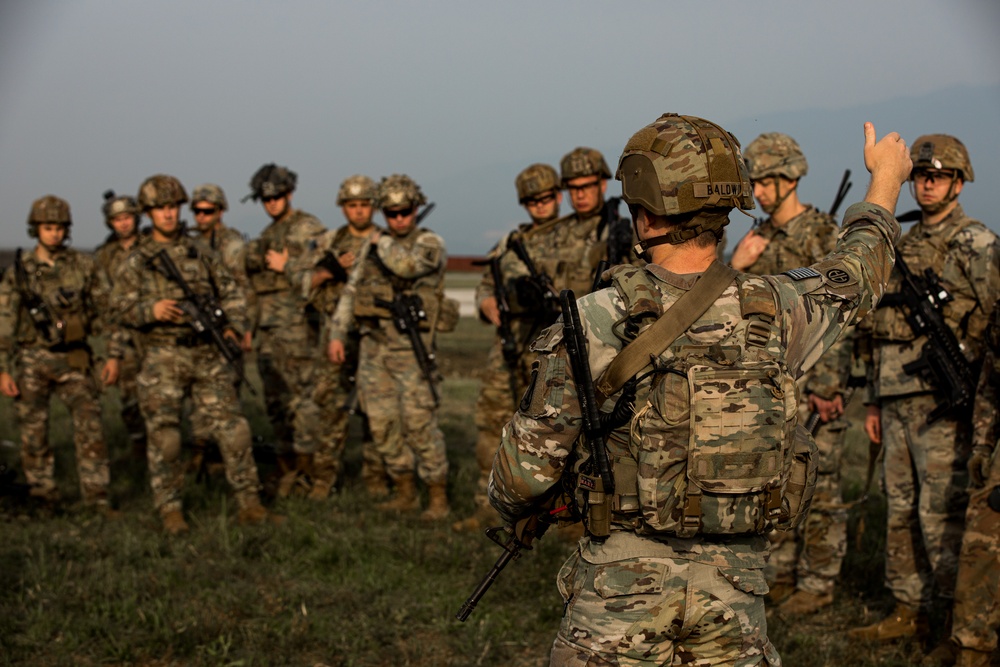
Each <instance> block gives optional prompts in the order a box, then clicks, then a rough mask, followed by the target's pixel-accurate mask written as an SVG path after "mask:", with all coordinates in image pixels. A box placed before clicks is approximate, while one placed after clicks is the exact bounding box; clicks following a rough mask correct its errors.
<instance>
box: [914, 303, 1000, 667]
mask: <svg viewBox="0 0 1000 667" xmlns="http://www.w3.org/2000/svg"><path fill="white" fill-rule="evenodd" d="M986 341H987V349H986V354H985V356H984V358H983V369H982V372H981V374H980V377H979V386H978V389H977V391H976V402H975V408H974V411H973V419H972V424H973V429H974V433H973V438H972V456H971V457H970V458H969V465H968V468H969V482H970V483H969V487H970V494H969V509H968V511H967V512H966V514H965V536H964V537H963V538H962V550H961V552H960V554H959V557H958V577H957V580H956V583H955V607H954V615H953V616H952V630H951V641H950V642H948V643H946V644H945V645H943V646H942V647H940V648H939V649H937V650H936V651H934V652H933V653H932V654H931V656H930V657H931V659H930V660H925V663H929V664H937V663H938V661H941V662H944V663H945V664H953V662H954V659H955V658H956V657H957V658H958V661H957V664H958V665H959V666H960V667H989V665H990V664H991V662H990V657H991V654H992V653H993V652H994V651H995V650H996V648H997V627H998V626H1000V561H998V560H997V539H998V538H997V536H998V535H1000V463H998V461H997V459H996V456H995V453H996V448H997V444H1000V415H998V412H997V406H998V405H1000V300H998V301H997V302H996V303H995V304H993V317H992V320H991V321H990V326H989V329H988V330H987V335H986Z"/></svg>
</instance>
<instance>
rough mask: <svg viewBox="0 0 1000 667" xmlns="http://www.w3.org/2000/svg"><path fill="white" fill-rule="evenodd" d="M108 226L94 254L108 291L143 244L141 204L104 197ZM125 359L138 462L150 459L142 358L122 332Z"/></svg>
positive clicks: (127, 411)
mask: <svg viewBox="0 0 1000 667" xmlns="http://www.w3.org/2000/svg"><path fill="white" fill-rule="evenodd" d="M101 210H102V212H103V213H104V224H105V225H107V226H108V229H110V230H111V234H110V235H108V238H107V239H106V240H105V241H104V243H103V244H101V245H100V246H99V247H98V248H97V250H95V251H94V259H95V260H96V262H97V267H98V268H99V269H100V270H101V271H103V272H104V275H105V280H106V281H107V283H108V287H109V289H110V286H111V285H113V284H114V276H115V272H116V271H118V267H119V266H121V265H122V264H123V263H124V262H125V258H126V257H128V255H129V253H130V252H132V248H134V247H135V244H136V242H137V241H138V240H139V216H140V214H141V213H142V212H141V211H140V210H139V204H138V203H136V201H135V199H134V198H132V197H129V196H128V195H121V196H117V197H116V196H115V192H114V190H108V191H107V192H105V193H104V206H103V207H102V209H101ZM121 335H122V340H123V341H124V345H123V346H122V358H121V361H120V363H119V368H118V381H117V383H116V384H117V386H118V395H119V397H120V400H121V415H122V421H124V422H125V429H126V430H127V431H128V435H129V439H130V440H131V441H132V452H133V454H134V456H135V458H137V459H141V460H143V461H145V459H146V424H145V422H144V421H143V419H142V413H141V412H140V411H139V393H138V390H137V388H136V384H135V376H136V374H137V373H138V372H139V357H138V355H137V354H136V350H135V345H134V344H133V343H132V339H131V336H129V335H128V334H127V333H126V332H124V331H122V332H121Z"/></svg>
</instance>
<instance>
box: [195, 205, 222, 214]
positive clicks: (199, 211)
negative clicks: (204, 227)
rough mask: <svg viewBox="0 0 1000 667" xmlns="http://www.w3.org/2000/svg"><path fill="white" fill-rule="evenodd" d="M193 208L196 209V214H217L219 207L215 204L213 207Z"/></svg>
mask: <svg viewBox="0 0 1000 667" xmlns="http://www.w3.org/2000/svg"><path fill="white" fill-rule="evenodd" d="M191 210H192V211H194V214H195V215H215V212H216V211H218V210H219V209H218V208H216V207H215V206H213V207H211V208H193V209H191Z"/></svg>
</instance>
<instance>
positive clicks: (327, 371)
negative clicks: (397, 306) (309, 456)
mask: <svg viewBox="0 0 1000 667" xmlns="http://www.w3.org/2000/svg"><path fill="white" fill-rule="evenodd" d="M345 348H346V351H347V362H345V363H343V364H333V363H330V362H329V361H325V362H323V361H321V362H319V364H318V365H317V368H316V389H315V391H314V392H313V402H314V403H315V404H316V406H317V408H318V409H319V433H320V434H321V435H320V437H319V440H318V442H317V444H316V452H315V455H314V458H313V476H314V477H315V478H316V479H321V480H325V481H327V482H330V484H331V486H335V485H336V483H337V480H338V479H339V478H340V473H341V469H342V467H343V455H344V448H345V446H346V445H347V431H348V426H349V421H350V416H351V411H352V410H357V411H359V412H360V410H359V407H360V396H359V393H360V392H355V391H354V388H355V386H356V382H357V358H358V341H357V340H356V339H355V338H353V337H352V338H350V339H348V342H347V343H346V344H345ZM352 394H353V396H352ZM352 404H353V405H352ZM362 417H363V419H364V420H365V436H364V442H363V443H362V444H361V479H362V480H364V482H365V483H366V484H368V483H369V482H371V483H384V481H385V475H386V472H385V463H384V462H383V461H382V457H381V456H380V455H379V453H378V452H377V451H376V450H375V443H374V442H373V440H372V437H371V429H370V427H369V426H368V415H366V414H363V413H362Z"/></svg>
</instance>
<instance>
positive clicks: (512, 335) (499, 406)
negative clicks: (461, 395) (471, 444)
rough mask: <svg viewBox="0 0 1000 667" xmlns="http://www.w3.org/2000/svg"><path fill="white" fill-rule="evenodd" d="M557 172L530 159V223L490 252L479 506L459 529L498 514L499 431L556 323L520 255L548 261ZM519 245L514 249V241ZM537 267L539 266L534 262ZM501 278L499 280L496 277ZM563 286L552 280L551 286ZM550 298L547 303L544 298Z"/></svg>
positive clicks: (484, 306) (526, 174)
mask: <svg viewBox="0 0 1000 667" xmlns="http://www.w3.org/2000/svg"><path fill="white" fill-rule="evenodd" d="M559 186H560V182H559V174H557V173H556V170H555V169H553V168H552V167H550V166H549V165H547V164H533V165H531V166H529V167H528V168H527V169H525V170H524V171H522V172H521V173H519V174H518V175H517V178H516V179H514V187H515V189H516V190H517V199H518V203H520V204H521V206H523V207H524V209H525V211H527V213H528V217H529V218H530V219H531V221H530V222H526V223H524V224H522V225H520V226H519V227H518V228H517V229H516V230H515V231H513V232H511V233H510V234H508V235H507V236H505V237H504V238H503V239H501V241H500V242H499V243H498V244H497V245H496V246H495V247H494V248H493V249H492V250H491V251H490V253H489V255H487V261H488V262H489V266H488V267H487V268H486V270H485V271H484V272H483V279H482V280H481V281H480V283H479V285H478V286H477V287H476V304H477V306H478V307H479V316H480V319H482V320H484V321H486V322H489V323H490V324H492V325H493V326H495V327H497V337H496V340H494V342H493V346H492V347H491V348H490V352H489V357H488V358H487V362H486V369H485V372H484V373H483V376H482V377H483V383H482V388H481V389H480V391H479V399H478V400H477V401H476V431H477V433H478V438H477V439H476V462H477V463H478V464H479V484H478V487H477V488H476V495H475V498H474V500H475V503H476V512H475V514H473V515H472V516H470V517H467V518H465V519H463V520H462V521H458V522H456V523H455V524H454V525H453V526H452V528H454V529H455V530H456V531H473V532H475V531H479V530H480V529H482V528H485V527H486V526H487V525H490V524H493V525H495V524H496V522H497V515H496V512H494V511H493V509H492V508H491V507H490V504H489V499H488V498H487V496H486V488H487V482H488V481H489V477H490V470H491V469H492V468H493V455H494V454H495V453H496V450H497V441H498V440H499V439H500V430H501V429H502V428H503V425H504V424H505V423H507V420H508V419H509V418H510V414H511V411H512V410H515V409H517V403H518V401H520V400H521V396H522V395H524V390H525V389H527V387H528V381H529V378H530V376H531V361H532V359H533V358H534V355H533V354H531V353H530V352H529V350H528V345H529V344H530V343H531V341H532V340H534V338H535V336H537V335H538V334H539V333H540V332H541V330H542V329H543V328H545V327H547V326H549V325H550V324H552V321H553V315H554V313H553V310H552V307H553V305H554V303H553V302H552V299H551V296H555V295H556V294H557V293H554V294H552V295H550V298H549V299H546V295H545V291H544V290H545V285H544V284H536V283H538V277H533V276H532V275H531V273H530V271H529V270H528V268H527V266H526V265H525V263H524V261H523V260H522V259H521V258H520V257H519V253H525V254H526V255H527V257H528V258H529V260H530V261H531V262H532V263H534V261H535V260H534V258H537V260H538V262H539V264H538V266H541V267H543V269H544V268H545V267H546V264H547V262H546V260H547V258H549V257H551V256H552V254H554V253H553V250H554V246H553V245H552V244H553V242H554V238H555V232H556V229H557V225H558V224H559V223H556V222H555V220H556V219H557V218H558V217H559V204H560V203H561V202H562V193H561V192H560V191H559ZM518 244H519V245H520V247H517V249H516V250H515V246H517V245H518ZM536 270H537V267H536ZM498 277H499V279H500V280H499V283H498V281H497V278H498ZM556 289H558V287H556V286H553V287H552V290H553V292H554V291H555V290H556ZM546 301H548V303H546Z"/></svg>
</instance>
